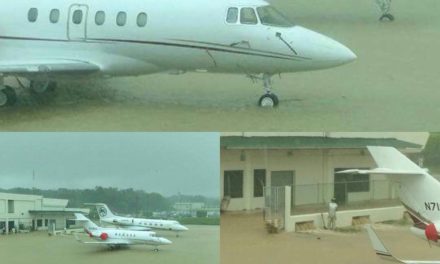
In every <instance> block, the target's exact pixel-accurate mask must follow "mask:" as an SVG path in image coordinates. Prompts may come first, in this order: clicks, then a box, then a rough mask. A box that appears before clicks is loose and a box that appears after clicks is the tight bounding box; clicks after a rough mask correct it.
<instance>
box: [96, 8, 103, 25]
mask: <svg viewBox="0 0 440 264" xmlns="http://www.w3.org/2000/svg"><path fill="white" fill-rule="evenodd" d="M104 22H105V12H104V11H98V12H96V15H95V23H96V25H98V26H102V25H104Z"/></svg>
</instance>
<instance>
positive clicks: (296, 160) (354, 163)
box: [221, 149, 388, 211]
mask: <svg viewBox="0 0 440 264" xmlns="http://www.w3.org/2000/svg"><path fill="white" fill-rule="evenodd" d="M374 167H375V163H374V161H373V159H372V158H371V156H370V155H369V153H368V151H365V150H361V149H359V150H353V149H351V150H344V149H341V150H338V149H335V150H228V149H222V150H221V193H222V195H223V188H224V171H225V170H243V171H244V172H243V173H244V176H243V178H244V179H243V198H233V199H231V201H230V204H229V207H228V210H229V211H237V210H253V209H258V208H263V206H264V198H262V197H258V198H254V197H253V185H254V179H253V171H254V169H266V185H267V186H271V182H270V178H271V177H270V175H271V172H272V171H282V170H289V171H294V172H295V185H296V187H295V189H294V190H292V192H293V193H294V197H295V198H294V201H295V205H306V204H316V203H326V202H328V201H329V200H330V199H331V198H332V197H333V185H332V184H333V182H334V169H336V168H374ZM371 179H372V180H385V178H384V177H383V176H374V178H371ZM318 183H326V184H327V185H322V186H318V185H317V184H318ZM384 191H386V192H384ZM377 192H378V195H379V192H384V193H383V194H382V196H387V193H388V187H385V188H384V187H382V188H381V189H380V190H377ZM367 196H369V195H366V194H359V193H356V194H352V197H351V198H352V199H353V200H361V199H362V198H365V197H367ZM349 198H350V197H349Z"/></svg>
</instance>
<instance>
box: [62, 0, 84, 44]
mask: <svg viewBox="0 0 440 264" xmlns="http://www.w3.org/2000/svg"><path fill="white" fill-rule="evenodd" d="M88 11H89V7H88V6H87V5H82V4H73V5H71V6H70V9H69V19H68V21H67V38H68V39H69V40H86V38H87V17H88Z"/></svg>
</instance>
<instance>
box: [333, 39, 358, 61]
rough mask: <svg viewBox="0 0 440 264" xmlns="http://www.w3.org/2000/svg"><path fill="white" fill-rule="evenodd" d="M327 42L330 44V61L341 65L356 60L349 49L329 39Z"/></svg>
mask: <svg viewBox="0 0 440 264" xmlns="http://www.w3.org/2000/svg"><path fill="white" fill-rule="evenodd" d="M328 41H329V42H332V43H331V44H329V46H330V47H329V50H330V51H329V52H330V54H329V55H330V59H331V60H334V61H335V62H340V63H341V64H346V63H350V62H352V61H354V60H356V59H357V56H356V54H354V52H353V51H352V50H351V49H349V48H347V47H346V46H344V45H342V44H341V43H339V42H337V41H335V40H332V39H330V38H329V40H328Z"/></svg>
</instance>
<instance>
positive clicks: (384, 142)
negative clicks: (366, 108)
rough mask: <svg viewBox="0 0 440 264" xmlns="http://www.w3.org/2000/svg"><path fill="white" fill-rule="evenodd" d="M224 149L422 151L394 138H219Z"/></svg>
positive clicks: (416, 145)
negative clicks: (394, 149) (382, 149)
mask: <svg viewBox="0 0 440 264" xmlns="http://www.w3.org/2000/svg"><path fill="white" fill-rule="evenodd" d="M220 145H221V147H222V148H225V149H359V148H366V147H367V146H388V147H395V148H397V149H422V147H423V146H422V145H419V144H415V143H411V142H407V141H403V140H399V139H396V138H331V137H302V136H299V137H296V136H290V137H283V136H280V137H279V136H274V137H242V136H230V137H221V140H220Z"/></svg>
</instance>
